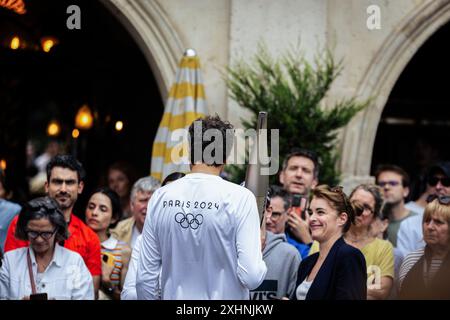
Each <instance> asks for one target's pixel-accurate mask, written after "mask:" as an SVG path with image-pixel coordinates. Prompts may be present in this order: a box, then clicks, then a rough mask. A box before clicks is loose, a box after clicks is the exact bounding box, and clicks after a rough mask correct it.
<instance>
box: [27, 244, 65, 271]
mask: <svg viewBox="0 0 450 320" xmlns="http://www.w3.org/2000/svg"><path fill="white" fill-rule="evenodd" d="M62 250H63V249H62V248H61V246H60V245H59V244H55V252H53V258H52V260H51V261H50V263H49V264H48V266H47V269H48V268H49V267H50V266H51V265H52V264H54V265H55V266H57V267H60V268H61V267H62V266H63V263H64V261H63V259H62V258H63V257H62V252H61V251H62ZM28 251H30V258H31V263H32V265H33V266H36V265H37V262H36V256H35V255H34V251H33V250H32V249H31V246H30V247H28Z"/></svg>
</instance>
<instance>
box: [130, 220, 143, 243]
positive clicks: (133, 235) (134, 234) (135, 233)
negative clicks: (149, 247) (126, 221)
mask: <svg viewBox="0 0 450 320" xmlns="http://www.w3.org/2000/svg"><path fill="white" fill-rule="evenodd" d="M140 235H141V233H140V232H139V229H138V228H137V227H136V223H135V224H134V225H133V230H132V231H131V241H130V246H131V249H133V248H134V245H135V244H136V240H137V238H138V237H139V236H140Z"/></svg>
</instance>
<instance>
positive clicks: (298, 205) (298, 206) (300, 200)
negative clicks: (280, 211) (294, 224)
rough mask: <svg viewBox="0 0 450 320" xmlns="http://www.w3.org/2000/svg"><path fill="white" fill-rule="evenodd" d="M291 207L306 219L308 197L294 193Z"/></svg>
mask: <svg viewBox="0 0 450 320" xmlns="http://www.w3.org/2000/svg"><path fill="white" fill-rule="evenodd" d="M291 208H292V211H293V212H295V213H296V214H297V215H298V216H299V217H300V218H302V219H303V220H306V198H304V197H302V196H301V195H300V194H293V195H292V199H291Z"/></svg>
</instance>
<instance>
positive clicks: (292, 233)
mask: <svg viewBox="0 0 450 320" xmlns="http://www.w3.org/2000/svg"><path fill="white" fill-rule="evenodd" d="M279 178H280V183H281V184H282V186H283V189H284V190H286V191H287V192H289V193H290V194H291V196H292V195H294V194H298V195H300V196H301V197H302V204H301V206H302V210H306V205H307V202H308V199H309V193H310V191H311V189H313V188H314V187H315V186H317V184H318V179H319V161H318V158H317V155H316V154H315V153H314V152H312V151H310V150H306V149H300V148H296V149H293V150H292V151H291V153H290V154H289V155H287V156H286V158H285V160H284V162H283V166H282V169H281V172H280V177H279ZM287 226H288V228H287V230H286V231H287V232H286V236H287V241H288V242H289V243H290V244H292V245H294V246H295V247H296V248H297V249H298V250H299V252H300V254H301V255H302V258H306V257H307V256H308V251H309V250H302V249H300V248H301V247H303V245H311V243H312V238H311V234H310V232H309V226H308V222H307V216H305V219H304V218H302V217H301V216H299V215H298V213H297V212H296V211H295V210H294V209H293V208H292V207H291V208H290V209H289V212H288V219H287Z"/></svg>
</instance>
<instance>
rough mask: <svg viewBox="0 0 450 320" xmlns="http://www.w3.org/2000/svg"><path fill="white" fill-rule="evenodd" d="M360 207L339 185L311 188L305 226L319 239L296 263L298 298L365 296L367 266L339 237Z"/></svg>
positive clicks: (353, 220) (323, 298) (358, 251)
mask: <svg viewBox="0 0 450 320" xmlns="http://www.w3.org/2000/svg"><path fill="white" fill-rule="evenodd" d="M361 212H362V208H361V207H359V206H355V205H353V204H352V203H350V201H349V199H348V198H347V196H346V195H345V194H344V192H343V191H342V187H337V188H330V187H328V186H326V185H322V186H318V187H316V188H315V189H314V190H312V198H311V202H310V206H309V214H310V217H309V228H310V230H311V236H312V238H313V240H315V241H317V242H318V243H319V249H320V251H319V252H316V253H314V254H312V255H310V256H309V257H307V258H306V259H305V260H303V261H302V263H301V264H300V268H299V271H298V277H297V289H296V291H295V294H294V298H296V299H298V300H365V299H366V297H367V287H366V278H367V269H366V262H365V259H364V256H363V254H362V253H361V251H360V250H358V249H357V248H355V247H353V246H351V245H348V244H347V243H346V242H345V241H344V238H343V235H344V233H345V232H347V231H348V230H349V228H350V226H351V225H352V224H354V222H355V217H356V216H357V215H360V214H361Z"/></svg>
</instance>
